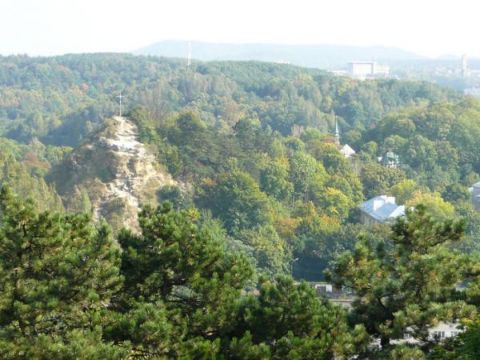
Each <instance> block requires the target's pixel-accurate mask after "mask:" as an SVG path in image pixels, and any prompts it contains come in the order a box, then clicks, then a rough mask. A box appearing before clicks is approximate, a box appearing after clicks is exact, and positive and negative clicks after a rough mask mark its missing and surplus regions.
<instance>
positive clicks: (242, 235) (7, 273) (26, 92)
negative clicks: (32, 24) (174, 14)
mask: <svg viewBox="0 0 480 360" xmlns="http://www.w3.org/2000/svg"><path fill="white" fill-rule="evenodd" d="M120 93H121V94H122V96H124V97H125V99H126V100H125V106H126V111H127V117H128V118H129V119H130V120H131V121H132V122H133V123H134V124H135V125H136V126H137V127H138V130H139V139H140V140H141V141H142V142H143V143H144V144H146V146H148V148H149V150H151V151H152V152H153V153H154V154H155V158H156V160H157V162H158V164H159V166H160V167H162V169H164V171H165V172H167V173H168V174H170V175H171V176H172V177H173V178H174V179H175V181H177V183H178V184H181V186H165V187H163V188H161V189H160V190H159V191H157V192H154V193H151V194H150V197H151V198H152V200H153V199H154V200H155V201H152V202H153V203H155V204H161V205H159V206H158V207H152V206H147V204H143V205H145V207H144V208H143V210H142V211H141V213H140V216H139V223H140V225H139V229H140V231H138V232H135V231H131V230H128V229H122V228H121V226H119V225H118V224H113V223H112V224H106V223H105V222H101V221H100V222H99V223H98V222H97V223H96V224H93V222H92V220H91V219H92V216H93V214H92V209H91V203H90V201H89V198H88V197H89V195H88V192H89V189H85V188H80V189H79V191H78V193H77V195H75V196H78V198H75V199H72V198H71V197H70V198H69V194H65V193H63V192H61V191H59V190H60V187H61V186H62V184H61V183H63V182H65V181H67V180H65V179H64V175H65V174H67V173H68V172H67V171H66V166H67V165H66V162H65V159H66V158H68V156H69V154H71V153H72V152H73V151H75V149H77V148H78V147H79V146H81V145H84V144H88V143H89V142H90V141H93V140H92V139H94V134H96V133H98V132H102V133H108V126H109V125H108V121H107V120H108V119H109V118H110V117H112V116H113V115H114V114H115V113H116V112H117V108H118V105H117V98H116V97H117V96H118V95H119V94H120ZM336 128H338V129H339V134H336ZM0 135H1V138H0V149H1V152H0V183H1V184H3V185H4V189H3V192H2V198H1V199H0V200H1V204H0V205H1V208H0V214H1V217H0V220H1V221H0V251H1V252H2V256H1V258H0V261H1V263H0V272H1V273H2V276H1V284H0V286H1V288H2V289H3V295H2V300H1V301H0V314H1V315H0V321H1V322H2V329H1V331H0V354H2V355H1V357H2V358H18V357H23V358H49V356H48V354H50V353H52V352H54V353H57V354H58V358H78V357H79V354H82V356H83V358H95V357H97V358H126V357H127V358H128V357H130V358H134V357H145V358H229V359H236V358H238V359H247V358H248V359H250V358H254V359H255V358H258V359H267V358H275V359H285V358H292V359H301V358H316V359H317V358H319V359H321V358H324V359H333V358H348V357H349V356H351V355H352V354H357V355H358V356H361V357H365V358H372V357H373V358H394V359H410V358H419V359H421V358H422V357H431V358H441V359H443V358H445V359H450V358H451V359H456V358H461V356H464V358H466V359H468V358H472V357H469V356H471V354H472V353H473V354H474V353H475V349H476V346H478V345H476V342H475V341H474V339H476V336H478V331H479V330H478V320H477V317H476V311H477V307H478V299H479V297H478V283H477V282H478V281H479V280H480V279H478V263H477V262H476V259H477V255H476V252H477V250H478V249H479V244H478V238H479V236H480V215H479V213H477V212H476V211H475V210H474V208H473V206H472V203H471V195H470V193H469V187H471V186H472V185H473V184H474V183H476V182H477V181H478V180H479V179H480V176H479V175H480V155H479V153H478V150H477V149H478V148H479V147H480V103H479V102H478V101H476V100H474V99H470V98H465V97H464V96H463V95H461V94H459V93H457V92H455V91H453V90H449V89H447V88H441V87H438V86H435V85H433V84H430V83H427V82H406V81H397V80H375V81H373V80H372V81H358V80H352V79H349V78H343V77H334V76H332V75H330V74H327V73H325V72H323V71H320V70H313V69H304V68H299V67H294V66H290V65H279V64H269V63H261V62H208V63H201V62H194V63H193V64H191V65H190V66H187V65H186V63H185V61H182V60H174V59H163V58H156V57H142V56H132V55H121V54H90V55H67V56H61V57H52V58H29V57H24V56H10V57H0ZM339 143H341V144H349V145H350V146H351V147H352V148H353V149H354V150H355V151H356V154H355V155H354V156H352V157H349V158H346V157H345V156H344V155H343V154H342V153H341V152H340V151H339V150H340V145H339ZM392 153H394V154H395V155H396V156H397V158H398V163H397V164H395V166H389V165H388V164H386V163H385V162H384V161H383V159H385V158H386V157H387V154H392ZM104 165H105V164H100V163H95V162H92V163H91V166H92V167H103V166H104ZM15 193H16V194H18V195H17V196H15V195H14V194H15ZM71 195H72V196H73V194H71ZM377 195H393V196H395V197H396V199H397V202H398V203H399V204H404V205H406V207H407V209H408V211H407V216H406V218H403V219H401V220H399V221H398V222H397V223H395V224H393V225H384V224H379V225H375V226H370V225H369V226H367V225H364V224H362V223H361V222H360V221H359V220H360V218H359V210H358V206H359V204H360V203H362V202H363V201H365V200H367V199H370V198H372V197H374V196H377ZM20 197H21V198H20ZM19 198H20V199H19ZM27 198H28V199H31V201H30V200H28V201H27V200H25V199H27ZM34 204H35V205H34ZM73 213H76V214H73ZM80 213H83V214H80ZM111 227H113V230H111V229H110V228H111ZM192 239H194V241H192ZM301 280H308V281H323V280H329V281H331V282H332V283H335V284H337V285H338V286H343V287H345V288H349V289H352V290H353V291H354V293H355V294H356V295H357V297H358V301H356V302H354V304H353V309H352V311H350V312H348V313H347V311H345V310H342V309H341V308H338V307H336V306H335V305H332V304H330V303H329V302H328V301H326V300H325V299H319V298H318V297H317V295H316V294H315V291H314V290H313V289H312V288H311V286H310V285H308V284H306V283H302V282H300V281H301ZM460 285H461V286H460ZM460 288H461V289H460ZM372 315H374V316H372ZM457 319H468V326H469V328H468V329H469V330H468V331H466V332H465V333H464V334H463V335H461V336H460V337H458V338H455V340H453V341H449V342H446V343H442V344H441V345H439V342H438V341H430V340H429V339H428V336H427V330H428V328H429V327H431V326H433V325H434V324H436V323H438V322H439V321H450V320H451V321H453V320H457ZM406 335H410V336H413V337H415V338H416V339H421V342H420V343H419V344H416V345H405V344H403V343H398V342H397V343H396V342H395V340H398V339H402V338H404V337H405V336H406ZM373 339H379V341H380V345H381V346H380V350H376V349H372V347H371V343H372V341H373ZM472 339H473V340H472Z"/></svg>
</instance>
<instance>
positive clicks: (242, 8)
mask: <svg viewBox="0 0 480 360" xmlns="http://www.w3.org/2000/svg"><path fill="white" fill-rule="evenodd" d="M479 10H480V2H479V1H478V0H436V1H433V0H331V1H326V0H310V1H308V0H275V1H273V0H170V1H164V0H133V1H126V0H0V53H1V54H12V53H15V54H16V53H28V54H31V55H39V54H40V55H50V54H63V53H69V52H94V51H129V50H134V49H137V48H139V47H142V46H145V45H149V44H151V43H153V42H156V41H160V40H167V39H178V40H204V41H215V42H237V43H238V42H257V43H258V42H269V43H272V42H273V43H292V44H296V43H303V44H304V43H315V44H347V45H386V46H395V47H400V48H403V49H406V50H411V51H414V52H417V53H419V54H422V55H428V56H438V55H443V54H456V55H460V54H462V53H467V54H468V55H470V56H480V39H479V38H478V35H479V32H480V31H479V30H480V22H479V20H478V19H479Z"/></svg>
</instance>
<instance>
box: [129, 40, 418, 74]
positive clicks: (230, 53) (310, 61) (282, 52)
mask: <svg viewBox="0 0 480 360" xmlns="http://www.w3.org/2000/svg"><path fill="white" fill-rule="evenodd" d="M189 49H191V55H192V58H193V59H196V60H201V61H214V60H244V61H245V60H258V61H266V62H285V63H291V64H293V65H299V66H304V67H317V68H327V69H328V68H336V67H343V66H345V65H346V64H347V63H348V62H350V61H370V60H378V61H387V62H388V61H403V60H417V59H424V57H423V56H421V55H418V54H415V53H413V52H409V51H406V50H402V49H398V48H395V47H387V46H351V45H329V44H305V45H288V44H267V43H244V44H235V43H213V42H212V43H211V42H202V41H192V42H188V41H182V40H165V41H160V42H156V43H153V44H151V45H148V46H146V47H143V48H140V49H137V50H134V51H133V53H134V54H137V55H153V56H165V57H176V58H187V57H188V54H189Z"/></svg>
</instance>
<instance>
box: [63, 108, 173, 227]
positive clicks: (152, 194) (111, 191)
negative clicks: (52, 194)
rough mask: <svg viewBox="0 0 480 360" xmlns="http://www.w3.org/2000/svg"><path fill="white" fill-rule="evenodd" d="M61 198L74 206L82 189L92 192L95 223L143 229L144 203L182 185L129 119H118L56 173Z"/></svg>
mask: <svg viewBox="0 0 480 360" xmlns="http://www.w3.org/2000/svg"><path fill="white" fill-rule="evenodd" d="M56 177H57V178H61V179H62V181H61V183H60V184H59V183H58V182H57V188H58V189H59V191H60V193H61V194H62V197H63V198H64V200H65V201H66V203H67V208H68V207H69V206H68V204H69V202H70V204H73V205H72V206H71V207H70V208H71V209H73V210H74V211H76V208H75V206H74V204H75V203H76V202H75V201H76V200H75V199H77V200H78V194H79V193H80V189H83V191H86V192H87V193H88V196H89V199H90V202H91V206H92V212H93V217H94V219H95V220H97V221H98V220H101V219H103V218H104V219H106V220H107V221H108V222H110V223H111V224H112V225H113V227H114V228H116V229H119V228H120V227H127V228H130V229H132V230H138V216H137V214H138V211H139V208H140V206H141V205H142V204H147V203H150V204H152V205H155V204H156V198H157V191H158V190H159V189H160V188H161V187H163V186H166V185H177V186H178V185H179V184H178V183H177V182H176V181H175V180H173V179H172V177H171V176H170V175H169V174H168V173H167V172H166V171H165V170H164V169H161V168H160V166H159V164H158V163H157V161H156V158H155V155H154V154H153V153H152V152H151V151H150V150H149V149H148V148H147V147H146V146H145V144H143V143H141V142H140V141H139V140H138V128H137V126H136V125H135V124H134V123H133V122H131V121H130V120H129V119H127V118H125V117H114V118H113V119H110V120H108V121H107V122H106V126H105V129H104V130H102V131H100V132H99V133H97V134H95V135H93V136H92V138H91V139H90V141H88V142H87V143H86V144H84V145H82V146H80V147H79V148H77V149H75V150H74V151H73V152H72V154H71V155H70V156H69V157H68V159H66V161H65V162H64V164H63V167H62V168H61V169H60V170H59V172H58V173H57V175H56Z"/></svg>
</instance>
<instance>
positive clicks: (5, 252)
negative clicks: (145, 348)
mask: <svg viewBox="0 0 480 360" xmlns="http://www.w3.org/2000/svg"><path fill="white" fill-rule="evenodd" d="M118 265H119V251H118V249H116V248H115V247H114V245H113V242H112V239H111V236H110V230H109V229H108V228H107V227H105V226H102V227H100V228H99V229H95V228H94V227H92V226H91V225H90V223H89V218H88V217H87V216H85V215H57V214H51V213H49V212H43V213H38V212H37V211H36V210H35V208H34V205H33V203H32V202H30V201H27V202H21V201H19V200H18V199H17V198H16V196H15V195H14V194H13V193H12V192H11V191H10V190H9V189H8V188H6V187H4V188H2V190H1V193H0V327H1V330H0V357H1V358H4V359H6V358H45V359H47V358H55V357H61V358H72V359H73V358H79V357H80V358H81V357H84V358H86V356H84V355H85V354H86V353H84V351H90V353H91V354H95V353H96V352H98V354H97V357H98V358H99V356H100V354H103V355H105V354H107V353H108V354H110V355H109V356H108V358H114V357H116V356H117V355H119V354H120V353H117V350H114V348H113V347H111V346H110V344H104V343H102V340H101V335H102V334H101V323H100V322H101V315H102V313H103V312H104V311H105V309H106V307H108V305H109V303H110V300H111V297H112V295H113V294H114V293H115V292H116V291H117V290H118V289H119V286H120V284H121V277H120V276H119V268H118ZM92 357H93V356H92Z"/></svg>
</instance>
